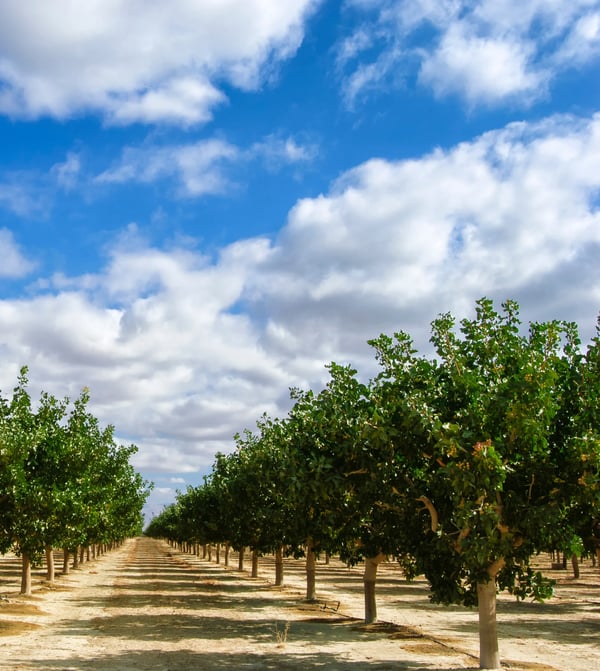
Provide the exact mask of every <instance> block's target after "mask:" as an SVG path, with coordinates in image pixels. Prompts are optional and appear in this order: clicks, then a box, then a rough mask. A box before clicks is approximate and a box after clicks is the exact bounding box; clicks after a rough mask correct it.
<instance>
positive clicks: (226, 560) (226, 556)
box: [223, 543, 231, 566]
mask: <svg viewBox="0 0 600 671" xmlns="http://www.w3.org/2000/svg"><path fill="white" fill-rule="evenodd" d="M230 549H231V546H230V545H229V543H225V558H224V559H223V562H224V564H225V566H229V550H230Z"/></svg>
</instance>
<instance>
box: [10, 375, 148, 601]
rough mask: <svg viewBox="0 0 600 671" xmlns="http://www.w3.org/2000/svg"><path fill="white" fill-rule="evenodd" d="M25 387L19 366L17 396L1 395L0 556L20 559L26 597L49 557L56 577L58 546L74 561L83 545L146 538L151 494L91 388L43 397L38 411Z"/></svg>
mask: <svg viewBox="0 0 600 671" xmlns="http://www.w3.org/2000/svg"><path fill="white" fill-rule="evenodd" d="M27 383H28V380H27V368H22V369H21V372H20V375H19V378H18V383H17V386H16V387H15V389H14V390H13V394H12V397H11V398H10V399H5V398H3V397H2V396H0V553H4V552H6V551H7V550H9V549H13V550H14V551H15V552H17V554H18V555H20V556H21V557H22V566H23V570H22V579H21V592H22V593H23V594H30V593H31V565H32V562H33V563H35V562H38V561H40V560H41V559H42V557H43V556H44V554H45V556H46V559H47V567H48V574H47V578H48V580H50V581H51V580H53V579H54V560H53V552H52V550H53V548H62V549H63V552H64V556H65V558H68V556H69V554H73V555H75V557H77V551H78V549H79V548H81V547H89V546H91V545H95V546H98V545H101V546H106V545H107V544H110V543H113V542H117V541H120V540H122V539H124V538H126V537H129V536H131V535H135V534H139V533H141V531H142V528H143V518H142V507H143V505H144V503H145V500H146V497H147V495H148V493H149V485H148V483H147V482H145V481H144V480H143V479H142V477H141V476H140V475H139V474H138V473H136V472H135V470H134V468H133V466H132V465H131V464H130V462H129V460H130V458H131V456H132V455H133V454H134V453H135V452H136V451H137V448H136V447H135V445H130V446H127V447H126V446H121V445H118V444H117V443H116V442H115V439H114V428H113V427H112V426H107V427H106V428H101V427H100V425H99V423H98V420H97V419H96V418H95V417H94V416H93V415H92V414H91V413H90V412H89V410H88V407H87V406H88V402H89V392H88V390H87V389H84V390H83V391H82V393H81V395H80V396H79V398H78V399H77V400H76V401H75V402H74V403H70V401H69V399H66V398H65V399H63V400H57V399H56V398H55V397H54V396H52V395H50V394H47V393H42V394H41V397H40V399H39V403H38V404H37V407H35V408H34V407H33V404H32V401H31V398H30V395H29V393H28V391H27ZM65 563H66V562H65Z"/></svg>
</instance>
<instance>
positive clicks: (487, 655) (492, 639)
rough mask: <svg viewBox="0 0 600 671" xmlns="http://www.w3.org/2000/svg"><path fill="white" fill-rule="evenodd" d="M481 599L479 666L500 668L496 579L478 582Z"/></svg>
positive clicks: (478, 592)
mask: <svg viewBox="0 0 600 671" xmlns="http://www.w3.org/2000/svg"><path fill="white" fill-rule="evenodd" d="M477 598H478V601H479V668H480V669H500V668H501V667H500V655H499V653H498V630H497V627H496V580H495V578H490V580H488V582H485V583H481V582H480V583H478V584H477Z"/></svg>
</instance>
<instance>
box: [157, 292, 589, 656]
mask: <svg viewBox="0 0 600 671" xmlns="http://www.w3.org/2000/svg"><path fill="white" fill-rule="evenodd" d="M599 336H600V334H599V333H598V330H597V335H596V337H595V338H594V339H593V340H592V342H591V343H590V344H589V345H588V346H587V347H582V344H581V342H580V338H579V335H578V328H577V325H575V324H573V323H568V322H563V321H551V322H545V323H531V324H529V327H528V328H523V325H522V323H521V320H520V316H519V308H518V305H517V304H516V303H514V302H512V301H507V302H505V303H504V304H503V305H502V309H501V310H496V309H495V307H494V305H493V303H492V302H491V301H489V300H487V299H481V300H480V301H478V302H477V304H476V314H475V316H474V318H473V319H465V320H463V321H461V322H460V324H457V323H456V320H455V319H454V318H453V317H452V316H451V315H449V314H445V315H441V316H440V317H438V318H437V319H436V320H435V321H434V322H433V323H432V328H431V343H432V345H433V348H434V350H435V355H433V356H424V355H420V354H419V353H418V352H417V351H416V350H415V348H414V346H413V342H412V339H411V338H410V336H409V335H408V334H406V333H402V332H401V333H397V334H395V335H394V337H390V336H386V335H382V336H380V337H379V338H378V339H376V340H373V341H372V342H371V345H372V346H373V348H374V352H375V356H376V358H377V361H378V363H379V364H380V373H379V374H378V375H377V376H376V377H375V378H374V379H372V380H370V381H369V382H368V383H363V382H361V381H360V380H359V377H358V375H357V371H355V370H353V369H352V368H350V367H348V366H341V365H338V364H335V363H332V364H331V365H330V366H329V367H328V368H329V375H330V379H329V381H328V383H327V385H326V387H325V388H324V389H323V390H322V391H320V392H319V393H315V392H313V391H310V390H309V391H300V390H293V391H292V399H293V401H294V405H293V407H292V409H291V410H290V412H289V414H288V415H287V416H286V417H285V418H283V419H277V418H270V417H267V416H263V417H262V418H261V419H260V420H259V421H258V423H257V430H256V431H253V432H251V431H245V432H244V433H242V434H241V435H238V436H237V437H236V439H237V449H236V450H235V451H234V452H233V453H232V454H228V455H224V454H219V455H218V456H217V458H216V461H215V464H214V466H213V469H212V472H211V474H210V476H208V477H207V478H205V481H204V484H203V485H201V486H199V487H196V488H189V489H188V490H187V491H186V492H184V493H181V494H180V495H179V497H178V499H177V502H176V503H174V504H173V505H171V506H170V507H167V508H165V510H164V511H163V512H162V513H161V514H160V515H159V516H158V517H156V518H155V519H154V520H153V521H152V522H151V524H150V527H149V528H148V530H147V533H149V534H150V535H154V536H163V537H166V538H168V539H170V540H176V541H179V542H191V543H208V542H213V543H230V544H231V545H232V546H233V547H234V548H236V549H240V548H242V547H245V546H247V547H250V548H252V549H253V550H254V551H255V552H257V553H266V552H271V551H275V552H279V553H280V554H281V553H282V552H286V553H289V554H294V555H296V556H301V555H302V554H305V555H306V560H307V598H308V599H314V597H315V553H319V552H332V553H333V552H335V553H339V554H340V555H341V557H342V558H343V559H345V560H347V561H348V562H351V563H354V562H358V561H360V560H364V562H365V576H364V580H365V604H366V613H365V615H366V621H367V622H369V621H373V620H374V619H375V617H376V610H375V607H376V604H375V579H376V571H377V565H378V564H379V563H380V562H381V561H382V560H383V559H384V558H385V557H393V558H395V559H396V560H397V561H399V562H400V564H401V565H402V567H403V569H404V571H405V573H406V575H407V576H408V577H411V576H415V575H419V574H424V575H425V576H426V577H427V579H428V581H429V583H430V586H431V598H432V600H433V601H435V602H441V603H460V604H465V605H476V604H478V605H479V614H480V655H481V659H480V661H481V665H482V668H499V666H500V660H499V655H498V647H497V634H496V621H495V600H496V593H497V591H498V590H508V591H510V592H512V593H514V594H515V595H516V596H517V597H518V598H525V597H533V598H535V599H543V598H546V597H549V596H550V595H551V593H552V585H551V583H550V581H548V580H547V579H546V578H545V577H544V576H542V575H541V574H540V573H539V572H535V571H533V570H532V569H531V567H530V559H531V558H532V557H533V556H534V555H536V554H537V553H539V552H542V551H548V550H557V549H558V550H561V551H563V552H566V553H568V554H569V555H571V554H581V553H585V552H591V551H592V550H593V549H594V536H593V531H592V522H593V520H594V519H595V518H596V517H597V516H599V515H600V337H599ZM278 579H281V577H280V576H279V578H278Z"/></svg>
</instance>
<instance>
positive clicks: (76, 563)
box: [73, 548, 79, 568]
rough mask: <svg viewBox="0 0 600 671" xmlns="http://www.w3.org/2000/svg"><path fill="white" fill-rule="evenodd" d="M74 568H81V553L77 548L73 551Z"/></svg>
mask: <svg viewBox="0 0 600 671" xmlns="http://www.w3.org/2000/svg"><path fill="white" fill-rule="evenodd" d="M73 568H79V552H78V551H77V548H75V550H74V551H73Z"/></svg>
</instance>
